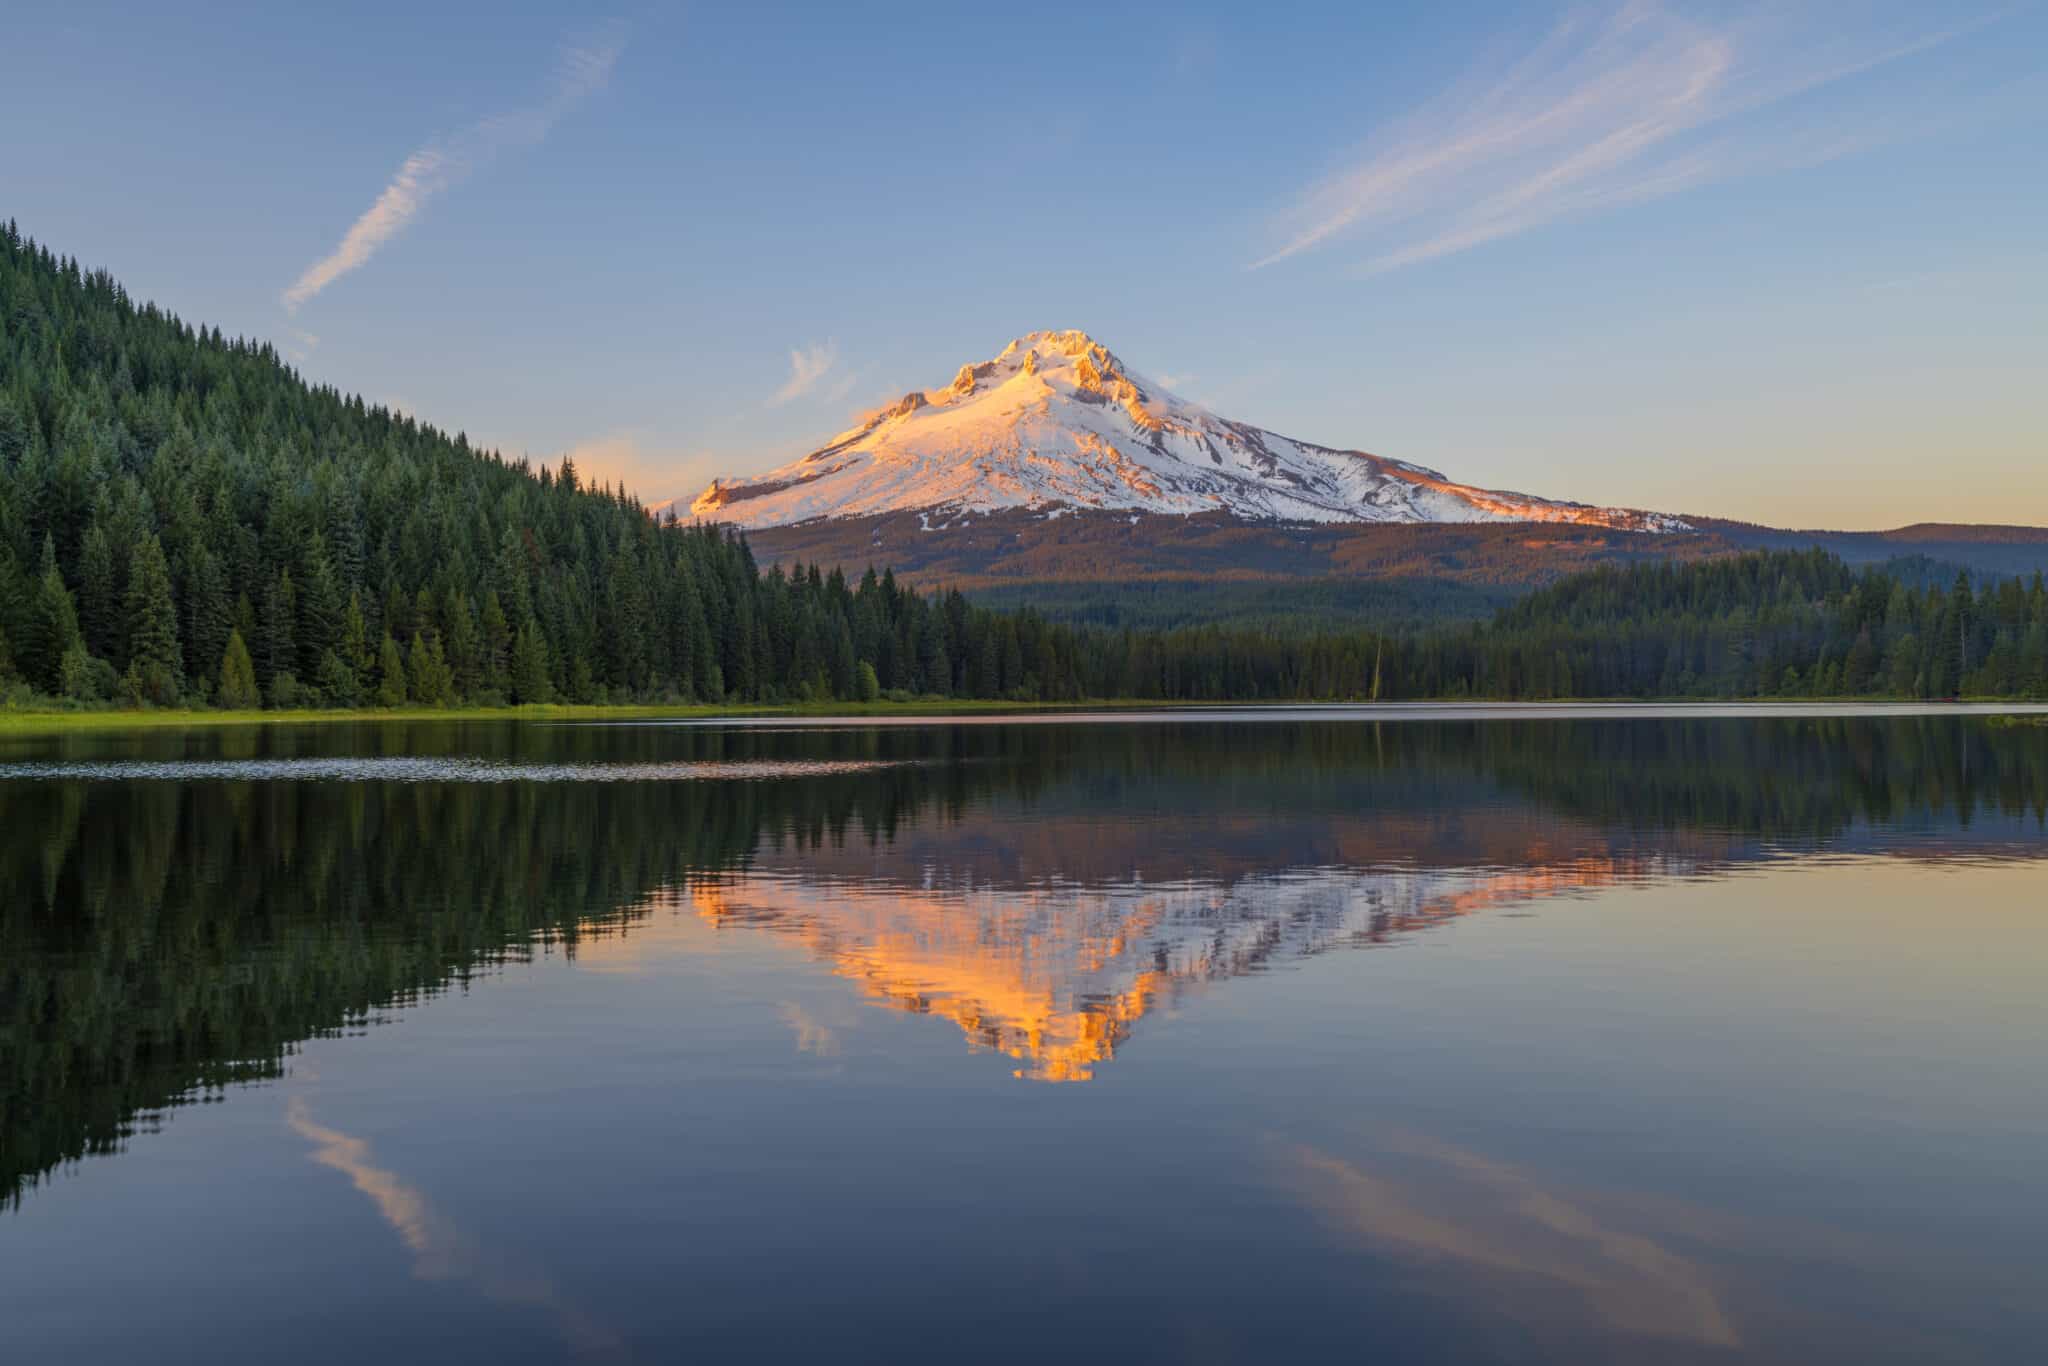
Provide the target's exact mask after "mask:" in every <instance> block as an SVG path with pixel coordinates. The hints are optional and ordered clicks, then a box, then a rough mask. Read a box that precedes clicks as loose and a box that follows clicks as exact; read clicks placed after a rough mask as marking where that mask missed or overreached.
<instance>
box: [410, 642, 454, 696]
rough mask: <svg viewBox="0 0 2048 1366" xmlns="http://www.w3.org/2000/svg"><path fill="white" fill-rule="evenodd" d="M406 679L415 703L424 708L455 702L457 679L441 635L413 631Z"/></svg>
mask: <svg viewBox="0 0 2048 1366" xmlns="http://www.w3.org/2000/svg"><path fill="white" fill-rule="evenodd" d="M405 678H406V685H407V687H408V688H410V689H411V692H412V700H413V701H415V702H417V703H419V704H420V705H421V706H423V707H445V706H447V705H448V704H449V703H451V702H453V701H454V700H455V680H454V678H453V676H452V675H451V674H450V673H449V671H448V661H447V659H446V657H445V656H444V655H443V653H442V650H441V641H440V638H439V637H438V636H429V635H426V634H424V633H422V632H419V631H415V632H413V637H412V645H411V647H410V648H408V649H407V651H406V666H405Z"/></svg>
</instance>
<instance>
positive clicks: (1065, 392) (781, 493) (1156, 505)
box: [690, 332, 1684, 531]
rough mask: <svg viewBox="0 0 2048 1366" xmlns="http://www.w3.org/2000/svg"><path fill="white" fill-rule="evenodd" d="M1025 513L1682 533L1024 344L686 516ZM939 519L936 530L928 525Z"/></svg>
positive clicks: (737, 482)
mask: <svg viewBox="0 0 2048 1366" xmlns="http://www.w3.org/2000/svg"><path fill="white" fill-rule="evenodd" d="M1010 508H1027V509H1034V510H1039V511H1042V512H1044V513H1045V514H1046V515H1051V516H1056V515H1058V514H1059V513H1060V512H1061V511H1064V510H1080V509H1127V510H1130V511H1134V512H1151V513H1169V514H1171V513H1180V514H1188V513H1200V512H1225V513H1230V514H1233V515H1235V516H1238V517H1243V518H1247V519H1251V520H1258V521H1308V522H1410V523H1413V522H1569V523H1576V524H1580V525H1586V526H1602V527H1614V528H1618V529H1623V530H1630V531H1673V530H1683V529H1684V523H1682V522H1680V521H1678V520H1677V519H1676V518H1672V517H1666V516H1664V515H1662V514H1659V513H1653V512H1637V511H1633V510H1630V509H1626V508H1602V507H1589V506H1587V505H1585V504H1583V503H1567V502H1558V501H1555V500H1552V499H1548V498H1536V497H1531V496H1530V495H1527V494H1521V493H1503V492H1499V491H1497V490H1493V489H1482V488H1474V487H1472V486H1470V485H1467V484H1459V483H1454V482H1453V481H1451V480H1450V479H1448V478H1446V477H1445V476H1443V475H1441V474H1438V473H1437V472H1436V471H1435V470H1430V469H1424V468H1423V467H1422V466H1420V465H1411V464H1407V463H1406V462H1403V461H1399V460H1389V459H1386V458H1385V457H1383V456H1377V455H1368V454H1366V453H1365V452H1363V451H1348V450H1338V449H1336V448H1334V447H1330V446H1318V445H1314V444H1312V443H1310V442H1306V441H1296V440H1294V439H1292V438H1290V437H1284V436H1280V435H1278V434H1276V433H1273V432H1268V431H1263V430H1261V429H1259V428H1257V427H1252V426H1248V425H1246V424H1245V423H1242V422H1231V421H1228V420H1227V419H1224V418H1220V417H1217V416H1216V415H1215V414H1213V413H1211V412H1209V411H1207V410H1206V409H1204V408H1203V407H1201V406H1200V405H1199V404H1195V403H1190V402H1188V401H1187V400H1185V399H1182V398H1179V397H1176V396H1175V395H1174V394H1172V393H1169V392H1168V391H1167V389H1166V388H1165V386H1163V385H1161V384H1158V383H1156V382H1155V381H1153V380H1150V379H1147V378H1145V377H1144V376H1142V375H1139V374H1137V373H1136V372H1134V371H1131V370H1129V369H1127V368H1125V366H1124V364H1123V362H1122V361H1120V360H1118V359H1117V358H1116V357H1115V356H1114V355H1112V354H1111V353H1110V352H1109V351H1108V350H1107V349H1106V348H1104V347H1103V346H1102V344H1101V343H1099V342H1097V341H1096V340H1095V339H1094V338H1092V337H1090V336H1088V335H1087V334H1086V333H1083V332H1033V333H1031V334H1029V335H1028V336H1024V337H1019V338H1018V339H1017V340H1016V341H1013V342H1011V343H1010V344H1009V345H1008V346H1006V347H1004V348H1003V350H1002V353H1001V354H1000V355H998V356H997V357H996V358H995V359H994V360H989V361H983V362H982V363H981V364H979V365H965V366H962V367H961V368H960V373H959V374H957V375H956V376H954V379H953V382H952V383H951V384H949V385H947V386H946V387H945V388H943V389H930V390H913V391H911V392H910V393H908V394H905V395H904V396H903V397H902V398H901V399H899V400H898V401H897V402H895V403H893V404H890V405H888V406H887V407H884V408H881V409H878V410H876V411H874V412H871V413H869V414H867V415H866V416H865V417H864V418H863V419H862V420H861V421H860V422H859V423H858V424H857V425H856V426H854V427H852V428H851V429H849V430H847V431H844V432H841V433H840V434H839V435H838V436H836V437H834V438H833V439H832V440H831V441H830V442H829V443H828V444H826V445H825V446H823V447H821V448H820V449H818V450H816V451H813V452H811V454H809V455H807V456H805V457H803V458H802V459H801V460H797V461H795V462H793V463H791V464H788V465H784V466H783V467H782V468H780V469H776V470H771V471H769V472H768V473H766V474H763V475H759V476H757V477H755V478H751V479H731V480H725V479H721V480H715V481H713V483H712V485H711V487H710V488H708V489H706V490H705V491H704V492H703V493H701V494H699V495H698V497H697V499H696V501H695V502H694V503H692V504H691V507H690V510H691V512H692V513H693V514H694V515H696V516H698V517H701V518H706V519H714V520H717V521H721V522H729V523H733V524H736V525H739V526H745V527H769V526H787V525H792V524H795V523H800V522H809V521H814V520H817V519H820V518H842V517H871V516H876V515H878V514H884V513H900V512H925V513H929V514H932V516H928V517H927V518H926V519H925V521H926V525H934V524H938V523H943V522H944V521H949V520H951V519H952V518H954V517H956V516H959V515H963V514H974V513H984V512H993V511H996V510H999V509H1010ZM940 514H943V517H941V516H940Z"/></svg>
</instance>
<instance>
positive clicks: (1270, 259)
mask: <svg viewBox="0 0 2048 1366" xmlns="http://www.w3.org/2000/svg"><path fill="white" fill-rule="evenodd" d="M1724 13H1725V12H1724ZM1996 17H1998V16H1996V15H1993V16H1990V17H1988V18H1981V19H1978V20H1976V21H1974V22H1971V23H1968V24H1965V25H1962V26H1959V27H1953V28H1949V29H1945V30H1942V31H1939V32H1925V31H1923V32H1919V33H1915V34H1908V35H1892V36H1890V37H1889V38H1876V37H1870V38H1865V39H1862V40H1860V41H1856V40H1851V39H1847V38H1844V37H1840V36H1836V35H1837V33H1838V32H1839V30H1840V27H1842V26H1833V27H1831V26H1830V25H1829V24H1828V22H1827V19H1826V17H1825V16H1822V15H1820V14H1819V13H1818V11H1817V9H1800V10H1797V11H1788V12H1780V13H1776V14H1771V15H1766V14H1763V13H1761V12H1754V13H1745V14H1744V15H1742V17H1738V18H1733V19H1729V18H1722V19H1719V20H1717V21H1715V22H1711V23H1710V22H1706V21H1702V20H1695V19H1691V18H1687V17H1684V16H1682V15H1679V14H1677V13H1675V12H1673V11H1671V10H1669V9H1667V8H1665V7H1663V6H1661V5H1658V4H1656V3H1654V0H1628V3H1625V4H1622V5H1621V6H1619V7H1618V8H1612V9H1609V10H1607V11H1605V12H1601V13H1594V12H1590V11H1578V12H1575V13H1573V14H1571V15H1569V16H1568V17H1566V18H1565V19H1563V20H1562V21H1560V22H1559V23H1558V24H1557V25H1556V26H1555V27H1553V28H1552V29H1551V30H1550V31H1549V32H1548V33H1547V34H1545V35H1543V36H1542V37H1541V38H1540V39H1538V40H1537V41H1535V42H1534V43H1533V44H1530V45H1528V46H1527V47H1526V49H1525V50H1523V51H1522V52H1521V53H1520V55H1519V56H1517V57H1515V58H1513V59H1512V60H1509V61H1505V62H1499V61H1496V62H1492V63H1489V64H1486V65H1485V66H1483V67H1482V68H1481V69H1478V70H1475V71H1473V72H1472V73H1471V74H1470V75H1468V76H1467V77H1466V79H1464V80H1463V81H1461V82H1460V83H1458V84H1457V85H1456V86H1454V87H1453V88H1452V89H1450V90H1447V91H1445V92H1444V93H1443V94H1442V95H1441V96H1439V97H1438V98H1436V99H1434V100H1432V101H1430V102H1429V103H1428V104H1427V105H1425V106H1424V107H1422V108H1421V109H1418V110H1417V111H1416V112H1415V113H1414V114H1413V115H1411V116H1410V117H1408V118H1406V119H1404V120H1402V121H1401V122H1400V123H1399V124H1397V125H1396V126H1394V127H1392V128H1390V129H1389V130H1388V131H1387V132H1386V133H1385V134H1383V135H1382V136H1380V137H1378V138H1376V139H1375V140H1374V141H1373V142H1372V143H1371V144H1369V146H1368V147H1367V148H1366V149H1365V150H1364V152H1363V153H1362V154H1361V155H1360V156H1359V157H1358V159H1357V160H1356V161H1355V162H1354V163H1353V164H1352V165H1350V166H1349V167H1347V168H1345V169H1343V170H1341V171H1339V172H1337V173H1335V174H1333V175H1331V176H1329V177H1327V178H1326V179H1324V180H1323V181H1322V182H1320V183H1318V184H1316V185H1314V186H1312V187H1311V188H1310V189H1309V190H1308V191H1307V192H1306V193H1305V194H1303V195H1302V196H1301V198H1300V199H1299V201H1298V202H1297V203H1296V204H1295V205H1294V206H1293V207H1292V208H1291V209H1290V210H1289V211H1288V212H1287V213H1286V214H1285V215H1284V216H1283V220H1282V229H1281V232H1282V237H1283V240H1282V242H1281V244H1280V245H1279V246H1278V247H1277V248H1275V249H1274V250H1272V251H1271V252H1269V253H1268V254H1266V255H1265V256H1263V257H1261V258H1260V259H1259V260H1257V261H1255V262H1253V264H1252V269H1254V270H1257V269H1261V268H1263V267H1266V266H1271V265H1273V264H1274V263H1276V262H1279V261H1284V260H1286V259H1288V258H1289V257H1292V256H1296V255H1299V254H1301V253H1303V252H1307V251H1311V250H1314V249H1316V248H1319V247H1323V246H1326V245H1329V244H1330V243H1332V242H1333V241H1335V240H1337V239H1339V238H1346V239H1348V238H1352V237H1358V238H1361V239H1363V240H1364V241H1365V242H1366V243H1367V244H1368V246H1369V250H1370V252H1371V254H1370V255H1369V256H1368V258H1367V259H1366V261H1365V262H1364V266H1363V269H1364V271H1365V273H1367V274H1372V273H1377V272H1380V271H1387V270H1394V269H1398V268H1400V267H1402V266H1410V265H1415V264H1418V263H1420V262H1423V261H1429V260H1433V259H1436V258H1438V257H1442V256H1448V255H1451V254H1453V253H1456V252H1461V251H1467V250H1470V249H1471V248H1473V247H1477V246H1481V245H1484V244H1485V243H1488V242H1495V241H1499V240H1501V239H1503V238H1507V237H1512V236H1515V235H1516V234H1518V233H1523V232H1527V231H1529V230H1530V229H1532V228H1536V227H1540V226H1543V225H1544V224H1547V223H1552V222H1555V221H1557V220H1560V219H1564V218H1571V217H1578V216H1581V215H1585V214H1590V213H1594V212H1597V211H1599V210H1603V209H1609V208H1615V207H1619V206H1621V205H1624V204H1630V203H1640V202H1642V201H1644V200H1649V199H1656V198H1660V197H1662V196H1665V195H1671V194H1677V193H1679V192H1681V191H1684V190H1688V189H1692V188H1695V187H1698V186H1701V185H1705V184H1709V183H1712V182H1716V181H1721V180H1726V179H1729V178H1731V177H1734V176H1738V175H1744V174H1751V173H1754V172H1757V171H1760V170H1765V169H1773V168H1790V167H1796V166H1804V165H1813V164H1818V163H1820V162H1824V161H1828V160H1833V159H1834V158H1836V157H1839V156H1844V155H1848V154H1849V153H1851V152H1854V151H1857V150H1860V149H1862V148H1864V147H1867V146H1869V145H1871V144H1872V143H1873V142H1875V141H1880V140H1883V137H1884V136H1885V130H1884V128H1883V126H1882V123H1881V122H1880V123H1879V124H1871V123H1869V122H1867V121H1861V122H1859V124H1856V125H1848V124H1845V125H1842V126H1837V127H1827V126H1821V125H1808V126H1790V125H1788V124H1787V123H1786V122H1785V121H1775V124H1774V126H1769V127H1765V126H1759V125H1758V124H1757V123H1755V122H1753V121H1751V120H1748V119H1745V118H1744V117H1743V116H1745V115H1750V114H1754V113H1755V112H1757V111H1758V110H1761V109H1763V108H1765V107H1766V106H1770V105H1775V104H1779V103H1780V102H1782V101H1785V100H1788V99H1791V98H1792V97H1793V96H1796V95H1800V94H1803V93H1805V92H1808V91H1811V90H1815V89H1817V88H1819V87H1821V86H1824V85H1828V84H1831V83H1833V82H1835V81H1839V80H1842V79H1845V78H1847V77H1849V76H1853V75H1856V74H1858V73H1860V72H1864V71H1868V70H1870V69H1872V68H1873V67H1877V66H1881V65H1883V64H1885V63H1887V62H1892V61H1896V60H1898V59H1900V58H1903V57H1907V56H1910V55H1912V54H1914V53H1918V52H1923V51H1925V50H1927V49H1928V48H1931V47H1934V46H1937V45H1938V44H1940V43H1943V42H1946V41H1947V40H1949V39H1950V38H1953V37H1955V36H1957V35H1958V34H1960V33H1963V32H1965V31H1968V30H1969V29H1972V28H1977V27H1981V26H1982V25H1983V24H1985V23H1988V22H1990V21H1991V19H1992V18H1996ZM1802 23H1804V24H1808V25H1811V26H1812V27H1811V28H1810V29H1802V28H1800V27H1799V25H1800V24H1802Z"/></svg>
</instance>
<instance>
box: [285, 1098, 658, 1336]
mask: <svg viewBox="0 0 2048 1366" xmlns="http://www.w3.org/2000/svg"><path fill="white" fill-rule="evenodd" d="M285 1123H286V1124H287V1125H289V1126H290V1127H291V1129H292V1131H293V1132H294V1133H296V1134H298V1135H299V1136H300V1137H301V1138H304V1139H305V1140H306V1141H307V1142H309V1143H312V1144H313V1145H314V1148H313V1151H312V1153H311V1154H309V1156H310V1157H311V1158H312V1160H313V1161H314V1162H316V1163H318V1164H319V1165H321V1166H323V1167H328V1168H331V1169H333V1170H334V1171H337V1172H340V1173H341V1174H342V1175H343V1176H346V1177H347V1178H348V1179H349V1182H350V1184H352V1185H353V1186H354V1187H355V1188H356V1189H357V1190H359V1191H361V1192H362V1193H363V1194H364V1195H365V1196H367V1197H368V1198H369V1201H370V1203H371V1204H372V1205H373V1206H375V1207H376V1210H377V1213H378V1215H379V1216H380V1217H381V1218H382V1219H383V1220H384V1222H385V1223H387V1224H389V1225H390V1226H391V1230H392V1232H394V1233H396V1234H397V1235H398V1237H399V1241H400V1242H402V1243H404V1244H405V1247H406V1250H407V1251H408V1252H410V1253H411V1254H412V1258H413V1262H412V1274H413V1275H414V1276H415V1277H417V1278H418V1279H420V1280H424V1281H441V1280H462V1281H467V1282H469V1283H470V1284H471V1285H472V1286H474V1287H475V1289H476V1290H477V1291H478V1293H480V1294H481V1295H483V1296H484V1298H486V1299H489V1300H493V1301H496V1302H498V1303H500V1304H512V1305H520V1306H525V1307H529V1308H537V1309H541V1310H545V1311H547V1312H548V1313H550V1314H552V1315H553V1316H554V1319H555V1324H556V1329H557V1332H558V1333H559V1334H560V1336H561V1339H562V1341H563V1343H564V1345H565V1346H567V1347H568V1348H569V1349H570V1351H571V1352H572V1353H574V1354H575V1355H577V1356H595V1357H614V1356H623V1354H624V1350H625V1344H624V1342H623V1340H622V1339H621V1338H620V1337H619V1335H618V1334H617V1332H615V1331H614V1330H613V1329H612V1328H611V1326H610V1325H609V1324H606V1323H604V1322H602V1321H601V1320H599V1319H597V1318H595V1317H593V1316H592V1315H591V1314H590V1313H588V1312H587V1311H585V1310H584V1309H583V1308H582V1306H580V1305H578V1304H576V1303H574V1302H572V1301H571V1300H569V1299H568V1298H567V1297H566V1296H565V1295H564V1294H563V1293H562V1291H561V1289H560V1288H559V1287H558V1286H557V1285H556V1284H555V1282H554V1281H553V1279H552V1278H550V1277H549V1276H548V1275H547V1273H546V1272H545V1271H543V1270H542V1269H541V1268H539V1267H536V1266H532V1265H528V1264H524V1263H522V1262H520V1261H517V1260H515V1259H514V1257H513V1256H512V1255H511V1254H508V1253H507V1252H505V1251H504V1250H502V1249H501V1248H498V1247H495V1246H493V1245H492V1244H490V1243H488V1242H486V1241H485V1240H483V1239H480V1238H478V1237H477V1236H475V1235H474V1234H472V1233H471V1232H470V1231H469V1230H467V1229H465V1228H462V1227H461V1226H459V1225H458V1224H456V1223H454V1222H453V1221H452V1220H450V1219H448V1218H447V1217H446V1216H444V1215H443V1214H442V1213H441V1212H440V1211H439V1210H437V1209H436V1208H435V1207H434V1205H433V1204H432V1203H431V1202H430V1201H429V1200H428V1199H427V1197H426V1195H425V1194H424V1193H422V1192H421V1191H420V1189H419V1188H418V1187H417V1186H414V1185H411V1184H409V1183H408V1182H406V1181H405V1180H404V1179H403V1178H401V1177H400V1176H399V1175H398V1174H397V1173H396V1172H394V1171H392V1170H391V1169H390V1168H388V1167H380V1166H378V1165H377V1163H376V1162H375V1161H374V1160H373V1157H372V1154H371V1151H370V1144H369V1142H368V1140H366V1139H363V1138H358V1137H356V1136H355V1135H353V1134H346V1133H343V1132H341V1131H340V1130H338V1129H330V1128H328V1127H327V1126H326V1125H324V1124H320V1123H318V1122H317V1121H315V1120H314V1118H313V1116H312V1112H311V1110H310V1109H309V1108H308V1107H307V1105H306V1102H305V1100H304V1099H303V1098H302V1097H297V1096H294V1097H293V1098H292V1100H291V1102H290V1104H289V1105H288V1106H287V1107H286V1110H285Z"/></svg>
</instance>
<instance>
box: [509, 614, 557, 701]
mask: <svg viewBox="0 0 2048 1366" xmlns="http://www.w3.org/2000/svg"><path fill="white" fill-rule="evenodd" d="M554 696H555V689H554V684H553V682H552V681H551V680H550V678H549V669H548V643H547V638H546V637H545V636H543V635H542V634H541V629H540V623H539V622H537V621H534V620H533V619H532V618H530V617H529V618H528V619H527V622H526V625H524V626H522V627H520V628H519V634H518V636H517V637H515V638H514V639H513V642H512V700H513V701H515V702H518V703H520V704H522V705H524V704H527V703H531V702H552V701H553V700H554Z"/></svg>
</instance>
